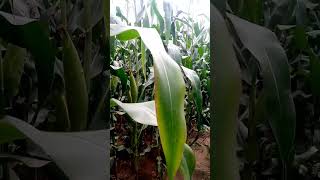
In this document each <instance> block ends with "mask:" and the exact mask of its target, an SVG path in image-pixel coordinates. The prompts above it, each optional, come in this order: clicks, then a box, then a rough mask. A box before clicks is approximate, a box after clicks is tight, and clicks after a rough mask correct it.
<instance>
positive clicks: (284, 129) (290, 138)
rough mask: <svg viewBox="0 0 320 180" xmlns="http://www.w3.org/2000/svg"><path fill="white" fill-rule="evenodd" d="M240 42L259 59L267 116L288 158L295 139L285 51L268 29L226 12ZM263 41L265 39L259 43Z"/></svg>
mask: <svg viewBox="0 0 320 180" xmlns="http://www.w3.org/2000/svg"><path fill="white" fill-rule="evenodd" d="M228 17H229V19H230V20H231V22H232V24H233V26H234V28H235V30H236V32H237V34H238V36H239V38H240V40H241V41H242V43H243V45H244V46H245V47H246V48H247V49H248V50H249V51H250V52H251V54H252V55H253V56H254V57H255V58H256V59H257V60H258V62H259V64H260V67H261V70H262V76H263V84H264V85H263V87H264V89H263V93H265V95H266V96H265V98H264V100H265V101H264V104H265V109H266V112H267V114H268V116H267V117H266V118H267V119H268V120H269V122H270V124H271V127H272V131H273V133H274V135H275V138H276V140H277V143H278V145H279V150H280V155H281V157H282V159H283V160H284V161H288V160H289V158H290V153H292V148H293V144H294V139H295V107H294V102H293V98H292V95H291V92H290V91H291V85H290V73H289V64H288V59H287V56H286V53H285V51H284V49H283V48H282V47H281V45H280V43H279V41H278V39H277V37H276V36H275V34H274V33H273V32H271V31H270V30H268V29H266V28H264V27H261V26H258V25H255V24H252V23H250V22H248V21H245V20H243V19H240V18H238V17H236V16H234V15H231V14H228ZM261 42H264V43H261Z"/></svg>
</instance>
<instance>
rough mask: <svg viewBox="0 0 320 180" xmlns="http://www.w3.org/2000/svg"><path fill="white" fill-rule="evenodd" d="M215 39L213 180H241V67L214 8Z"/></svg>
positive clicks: (212, 53)
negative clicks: (238, 142)
mask: <svg viewBox="0 0 320 180" xmlns="http://www.w3.org/2000/svg"><path fill="white" fill-rule="evenodd" d="M211 9H212V11H211V14H212V18H210V21H211V22H210V24H212V30H213V33H212V39H211V42H214V46H213V51H211V55H212V56H213V59H214V61H213V64H212V67H213V68H212V72H213V74H214V79H213V80H214V81H213V82H212V92H213V93H212V95H213V100H214V101H213V104H214V105H213V107H214V109H213V112H212V114H213V115H214V117H215V118H214V124H213V125H212V126H213V127H214V129H213V130H212V131H213V136H214V137H211V140H212V141H211V142H212V143H211V147H212V149H213V151H214V152H212V153H213V158H211V165H212V168H213V170H214V172H213V174H212V177H213V178H212V179H217V180H218V179H219V180H220V179H230V180H231V179H232V180H233V179H238V178H239V174H238V173H239V171H238V165H237V159H236V134H237V133H236V131H237V115H238V108H239V103H240V93H241V81H240V76H241V75H240V67H239V64H238V62H237V59H236V55H235V52H234V50H233V47H232V41H231V37H230V34H229V33H228V29H227V26H226V23H225V20H224V18H223V17H222V15H221V14H220V13H219V11H218V10H217V9H216V8H215V7H214V6H213V7H211Z"/></svg>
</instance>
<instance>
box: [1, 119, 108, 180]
mask: <svg viewBox="0 0 320 180" xmlns="http://www.w3.org/2000/svg"><path fill="white" fill-rule="evenodd" d="M0 128H1V131H0V137H14V134H19V135H21V134H23V135H24V137H26V138H28V139H30V140H31V141H33V142H34V143H35V144H36V145H38V146H39V147H41V149H42V150H43V151H44V152H45V153H46V154H47V155H49V156H50V158H51V159H52V161H54V162H55V163H56V164H57V165H58V167H59V168H60V169H61V170H62V171H63V172H64V173H65V174H66V175H67V176H68V178H69V179H70V180H90V179H97V180H104V179H106V178H107V177H108V175H107V168H108V166H107V163H106V161H107V150H108V148H109V144H108V143H107V141H106V139H108V136H109V132H107V130H99V131H88V132H74V133H56V132H45V131H39V130H37V129H36V128H34V127H33V126H31V125H29V124H27V123H25V122H24V121H22V120H19V119H17V118H14V117H11V116H5V117H4V118H3V119H1V120H0ZM3 129H6V130H5V131H3ZM13 133H14V134H13ZM19 137H20V136H19ZM16 138H18V136H16ZM1 140H5V139H1Z"/></svg>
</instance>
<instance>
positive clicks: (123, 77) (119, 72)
mask: <svg viewBox="0 0 320 180" xmlns="http://www.w3.org/2000/svg"><path fill="white" fill-rule="evenodd" d="M110 67H111V69H110V70H111V74H112V75H114V76H117V77H118V78H119V79H120V81H121V84H122V90H123V91H126V89H127V82H128V80H129V78H128V76H127V74H126V72H125V70H124V69H123V68H122V67H116V66H112V65H110Z"/></svg>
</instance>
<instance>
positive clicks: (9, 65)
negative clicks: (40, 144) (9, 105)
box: [3, 44, 27, 100]
mask: <svg viewBox="0 0 320 180" xmlns="http://www.w3.org/2000/svg"><path fill="white" fill-rule="evenodd" d="M26 55H27V51H26V49H24V48H21V47H19V46H15V45H13V44H9V45H8V47H7V51H6V54H5V57H4V59H3V83H4V90H5V91H4V92H5V95H7V97H8V98H9V100H11V98H13V97H14V96H15V95H16V94H17V93H18V91H19V84H20V79H21V76H22V73H23V67H24V62H25V58H26Z"/></svg>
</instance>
